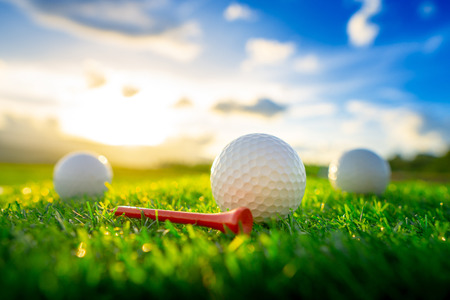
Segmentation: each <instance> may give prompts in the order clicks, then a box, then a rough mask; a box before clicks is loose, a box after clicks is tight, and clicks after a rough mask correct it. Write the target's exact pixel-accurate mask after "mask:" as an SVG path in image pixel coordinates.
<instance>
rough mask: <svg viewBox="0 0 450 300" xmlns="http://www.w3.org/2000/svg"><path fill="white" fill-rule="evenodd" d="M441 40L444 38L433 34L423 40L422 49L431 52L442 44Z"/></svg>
mask: <svg viewBox="0 0 450 300" xmlns="http://www.w3.org/2000/svg"><path fill="white" fill-rule="evenodd" d="M443 41H444V38H443V37H442V36H441V35H435V36H433V37H431V38H429V39H428V40H427V41H426V42H425V44H424V45H423V51H424V52H425V53H432V52H434V51H436V50H437V49H438V48H439V47H440V46H441V45H442V42H443Z"/></svg>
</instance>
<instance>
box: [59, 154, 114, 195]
mask: <svg viewBox="0 0 450 300" xmlns="http://www.w3.org/2000/svg"><path fill="white" fill-rule="evenodd" d="M112 176H113V173H112V169H111V166H110V164H109V163H108V160H107V159H106V157H104V156H102V155H97V154H94V153H89V152H74V153H69V154H67V155H66V156H64V157H63V158H61V159H60V160H59V161H58V163H57V164H56V165H55V169H54V171H53V184H54V186H55V190H56V192H57V193H58V195H59V196H60V197H61V198H62V199H67V198H72V197H80V196H100V195H102V194H103V192H104V191H106V190H107V188H106V186H105V183H106V182H109V183H111V180H112Z"/></svg>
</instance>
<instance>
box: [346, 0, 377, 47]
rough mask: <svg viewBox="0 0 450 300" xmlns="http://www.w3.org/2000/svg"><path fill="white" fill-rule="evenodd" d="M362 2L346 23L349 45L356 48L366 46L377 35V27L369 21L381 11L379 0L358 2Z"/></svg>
mask: <svg viewBox="0 0 450 300" xmlns="http://www.w3.org/2000/svg"><path fill="white" fill-rule="evenodd" d="M359 1H362V2H363V5H362V7H361V9H360V10H358V11H357V12H356V13H355V14H354V15H353V16H352V17H351V18H350V20H349V21H348V23H347V34H348V37H349V40H350V43H351V44H352V45H353V46H356V47H362V46H368V45H370V44H372V43H373V41H374V39H375V38H376V36H377V35H378V32H379V27H378V26H377V25H375V24H373V23H370V22H369V19H370V18H371V17H373V16H374V15H376V14H377V13H379V12H380V11H381V0H359Z"/></svg>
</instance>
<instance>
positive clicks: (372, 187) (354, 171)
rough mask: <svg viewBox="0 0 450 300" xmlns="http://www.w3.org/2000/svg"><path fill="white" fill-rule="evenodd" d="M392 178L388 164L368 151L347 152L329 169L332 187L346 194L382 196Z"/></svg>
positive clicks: (355, 150)
mask: <svg viewBox="0 0 450 300" xmlns="http://www.w3.org/2000/svg"><path fill="white" fill-rule="evenodd" d="M390 176H391V169H390V167H389V164H388V162H387V161H385V160H384V159H383V158H381V157H380V156H379V155H377V154H376V153H374V152H372V151H370V150H367V149H354V150H351V151H348V152H345V153H343V154H342V155H341V156H340V157H339V158H338V159H337V160H335V161H333V162H332V163H331V164H330V166H329V168H328V179H329V180H330V183H331V185H332V186H333V187H334V188H335V189H337V190H341V191H344V192H352V193H361V194H369V193H374V194H382V193H383V192H384V191H385V190H386V187H387V185H388V184H389V180H390Z"/></svg>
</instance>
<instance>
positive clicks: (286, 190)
mask: <svg viewBox="0 0 450 300" xmlns="http://www.w3.org/2000/svg"><path fill="white" fill-rule="evenodd" d="M305 187H306V174H305V167H304V165H303V162H302V160H301V159H300V157H299V156H298V154H297V152H295V150H294V149H292V147H291V146H290V145H289V144H287V143H286V142H284V141H283V140H281V139H279V138H277V137H275V136H272V135H268V134H261V133H253V134H248V135H244V136H241V137H239V138H237V139H235V140H234V141H232V142H231V143H230V144H228V145H227V146H226V147H225V148H224V149H223V150H222V152H221V153H220V154H219V155H218V156H217V157H216V159H215V160H214V163H213V165H212V167H211V188H212V193H213V196H214V199H215V201H216V203H217V204H218V205H219V207H220V209H221V210H222V211H226V210H232V209H235V208H238V207H240V206H244V207H247V208H249V209H250V210H251V211H252V214H253V218H254V220H255V221H256V222H262V221H264V220H265V219H268V218H271V217H274V216H277V215H279V216H280V217H286V216H287V215H288V214H289V213H290V212H291V210H296V209H297V208H298V207H299V205H300V203H301V201H302V198H303V194H304V193H305Z"/></svg>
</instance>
